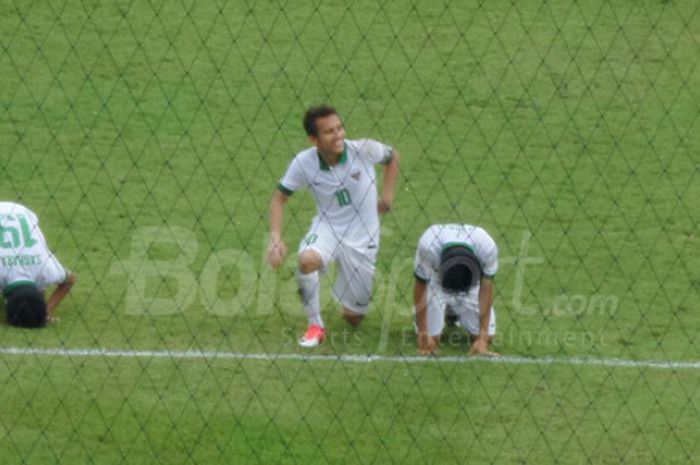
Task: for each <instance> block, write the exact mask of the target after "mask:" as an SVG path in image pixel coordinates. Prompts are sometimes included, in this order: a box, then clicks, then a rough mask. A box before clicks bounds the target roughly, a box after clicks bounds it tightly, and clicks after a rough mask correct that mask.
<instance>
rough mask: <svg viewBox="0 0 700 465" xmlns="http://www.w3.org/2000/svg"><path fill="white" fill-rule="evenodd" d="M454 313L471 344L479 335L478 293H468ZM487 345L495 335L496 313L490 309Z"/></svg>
mask: <svg viewBox="0 0 700 465" xmlns="http://www.w3.org/2000/svg"><path fill="white" fill-rule="evenodd" d="M455 311H456V312H457V314H458V317H459V322H460V324H461V325H462V328H464V330H465V331H467V332H468V333H469V339H470V341H471V342H474V340H475V339H476V338H477V337H478V335H479V328H480V326H481V324H480V322H479V293H478V290H477V291H476V292H471V293H469V294H468V295H467V296H466V297H464V298H463V299H461V301H460V303H459V304H458V305H456V309H455ZM488 335H489V339H488V341H489V344H490V343H491V341H492V340H493V337H494V336H495V335H496V311H495V310H494V309H493V307H491V317H490V319H489V328H488Z"/></svg>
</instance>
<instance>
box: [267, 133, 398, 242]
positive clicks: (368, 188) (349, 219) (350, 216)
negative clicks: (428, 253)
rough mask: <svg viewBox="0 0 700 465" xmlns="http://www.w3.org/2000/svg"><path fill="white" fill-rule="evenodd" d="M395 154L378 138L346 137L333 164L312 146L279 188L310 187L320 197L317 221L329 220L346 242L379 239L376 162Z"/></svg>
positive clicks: (294, 163)
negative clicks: (329, 163)
mask: <svg viewBox="0 0 700 465" xmlns="http://www.w3.org/2000/svg"><path fill="white" fill-rule="evenodd" d="M391 154H392V149H391V147H389V146H388V145H384V144H382V143H380V142H377V141H375V140H371V139H361V140H346V141H345V151H344V152H343V154H342V156H341V157H340V162H339V163H338V164H337V165H335V166H329V165H327V164H326V163H325V162H324V161H323V159H321V157H320V156H319V154H318V151H317V150H316V147H311V148H309V149H306V150H303V151H302V152H299V153H298V154H297V155H296V156H295V157H294V159H293V160H292V162H291V163H290V165H289V167H288V168H287V172H286V173H285V175H284V176H283V177H282V179H281V180H280V183H279V185H278V188H279V190H280V191H282V192H284V193H285V194H287V195H291V194H292V193H293V192H295V191H298V190H299V189H302V188H308V189H309V190H310V191H311V193H312V194H313V196H314V197H315V199H316V217H315V218H314V221H322V222H327V223H328V224H329V225H331V226H332V228H333V230H334V232H335V234H336V235H337V236H338V237H341V238H342V239H343V241H344V242H346V243H348V244H352V245H357V246H361V245H363V244H367V243H369V242H375V243H378V241H379V214H378V212H377V182H376V173H375V168H374V165H376V164H378V163H388V162H389V161H390V160H391V156H392V155H391Z"/></svg>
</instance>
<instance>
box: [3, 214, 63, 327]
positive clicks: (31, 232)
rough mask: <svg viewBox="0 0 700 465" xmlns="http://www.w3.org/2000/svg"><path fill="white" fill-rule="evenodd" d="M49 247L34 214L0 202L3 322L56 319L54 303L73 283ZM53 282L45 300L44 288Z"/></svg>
mask: <svg viewBox="0 0 700 465" xmlns="http://www.w3.org/2000/svg"><path fill="white" fill-rule="evenodd" d="M75 280H76V276H75V274H73V273H71V272H70V271H68V270H67V269H65V268H64V267H63V266H62V265H61V264H60V263H59V261H58V259H57V258H56V257H55V256H54V255H53V254H52V253H51V251H50V250H49V248H48V246H47V244H46V239H45V238H44V235H43V234H42V232H41V229H39V220H38V218H37V216H36V215H35V214H34V212H32V211H31V210H29V209H28V208H26V207H25V206H23V205H20V204H17V203H13V202H0V289H1V290H2V294H3V296H4V297H5V313H6V316H7V322H8V323H9V324H10V325H12V326H20V327H25V328H38V327H42V326H45V325H46V323H50V322H54V321H57V319H56V316H55V314H54V312H55V309H56V306H57V305H58V304H59V303H60V302H61V301H62V300H63V298H64V297H65V296H66V295H67V294H68V292H69V291H70V290H71V288H72V287H73V284H74V283H75ZM54 284H55V285H57V286H56V288H55V289H54V290H53V292H52V293H51V295H50V296H49V298H48V300H47V299H45V297H44V291H45V290H46V289H47V288H48V287H49V286H51V285H54Z"/></svg>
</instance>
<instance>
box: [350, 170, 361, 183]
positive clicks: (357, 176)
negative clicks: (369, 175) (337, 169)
mask: <svg viewBox="0 0 700 465" xmlns="http://www.w3.org/2000/svg"><path fill="white" fill-rule="evenodd" d="M350 177H351V178H352V179H354V180H355V181H359V180H360V172H359V171H355V172H354V173H352V174H351V175H350Z"/></svg>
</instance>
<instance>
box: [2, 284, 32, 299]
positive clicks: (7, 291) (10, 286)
mask: <svg viewBox="0 0 700 465" xmlns="http://www.w3.org/2000/svg"><path fill="white" fill-rule="evenodd" d="M21 286H36V284H34V281H28V280H22V281H15V282H13V283H10V284H8V285H7V286H5V289H3V290H2V295H3V296H4V297H6V298H7V297H8V296H9V295H10V293H11V292H12V291H14V290H15V289H17V288H18V287H21Z"/></svg>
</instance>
